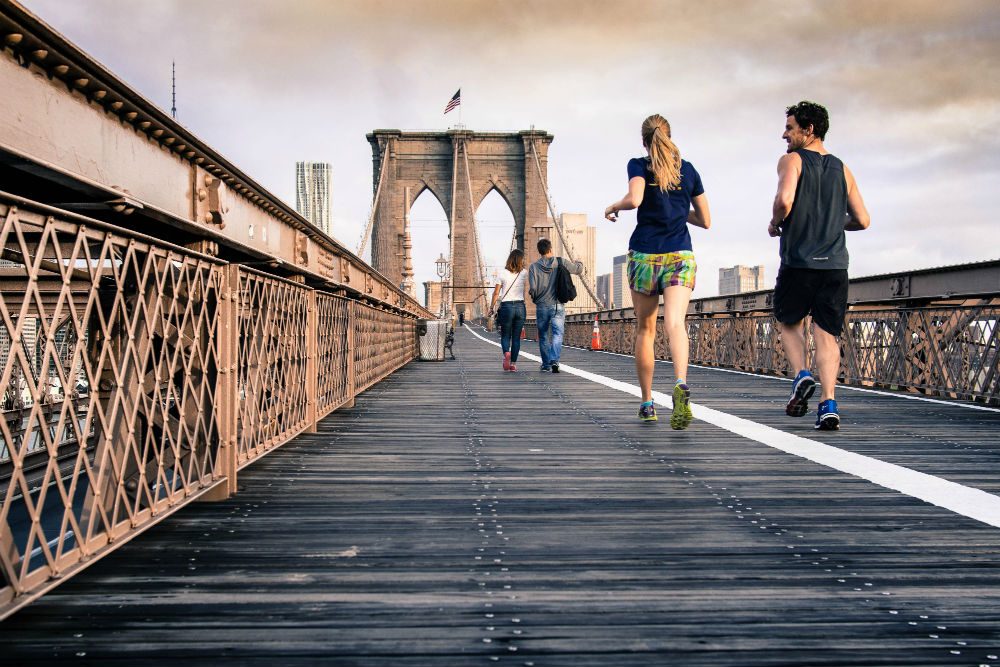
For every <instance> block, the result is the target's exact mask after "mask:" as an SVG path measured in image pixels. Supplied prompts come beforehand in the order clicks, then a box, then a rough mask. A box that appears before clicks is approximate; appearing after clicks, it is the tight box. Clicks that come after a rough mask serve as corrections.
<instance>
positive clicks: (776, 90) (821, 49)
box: [24, 0, 1000, 296]
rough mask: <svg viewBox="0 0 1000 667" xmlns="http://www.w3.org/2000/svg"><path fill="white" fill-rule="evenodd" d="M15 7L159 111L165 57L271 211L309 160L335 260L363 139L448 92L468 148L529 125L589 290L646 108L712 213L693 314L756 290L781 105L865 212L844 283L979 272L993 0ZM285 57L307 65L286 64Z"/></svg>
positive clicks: (426, 269)
mask: <svg viewBox="0 0 1000 667" xmlns="http://www.w3.org/2000/svg"><path fill="white" fill-rule="evenodd" d="M24 4H25V6H26V7H27V8H28V9H29V10H31V11H33V12H35V13H36V14H38V15H39V17H40V18H42V20H44V21H46V22H47V23H49V24H50V25H52V26H53V27H54V28H55V29H56V30H59V31H60V32H62V33H63V34H64V35H66V37H67V38H68V39H70V40H71V41H73V42H75V43H76V44H78V45H79V46H80V47H81V48H83V49H84V50H86V51H88V52H90V53H92V54H93V55H94V56H95V57H96V58H98V59H99V60H100V61H101V62H102V63H103V64H104V65H105V66H107V67H108V68H109V69H110V70H112V71H113V72H115V73H116V74H118V75H119V76H121V77H122V78H123V79H124V80H125V81H126V82H127V83H129V84H130V85H132V86H133V87H135V88H136V90H138V91H139V92H140V93H141V94H143V95H144V96H146V97H147V98H149V99H150V100H152V101H153V102H155V103H156V104H158V105H159V106H160V107H161V108H164V109H169V107H170V104H171V102H170V66H171V61H172V60H176V61H177V107H178V120H179V122H181V123H182V124H184V125H185V126H186V127H188V128H189V129H190V130H192V131H193V132H194V133H195V134H197V135H198V136H199V138H201V139H202V140H204V141H206V142H207V143H208V144H210V145H212V146H213V147H215V148H217V149H218V150H219V151H220V152H221V153H223V154H224V155H226V156H227V157H228V158H230V159H231V160H233V162H235V163H236V164H237V165H238V166H239V167H240V168H241V169H243V170H245V171H246V172H247V173H248V174H250V175H251V176H252V177H253V178H255V179H256V180H258V181H259V182H260V183H261V184H262V185H263V186H264V187H266V188H268V189H269V190H271V191H272V192H273V193H274V194H275V195H277V196H279V197H281V198H282V199H284V200H285V201H287V202H290V203H291V202H294V201H295V200H294V195H295V184H294V179H293V178H292V177H291V174H292V172H291V169H292V166H293V165H294V163H295V162H296V161H297V160H298V159H299V157H298V156H301V155H303V154H321V155H324V156H328V159H329V161H330V162H331V163H332V164H333V168H334V169H335V170H336V171H337V173H338V197H337V201H336V202H334V207H333V216H332V217H333V230H334V231H335V232H336V233H335V234H334V236H335V237H336V238H337V239H338V240H340V241H341V242H342V243H343V244H344V245H345V246H346V247H348V248H350V249H352V250H353V249H355V248H356V247H357V244H358V240H359V239H360V236H361V233H362V231H363V228H364V224H365V222H366V220H367V216H368V211H369V208H370V205H371V196H372V166H371V153H370V149H369V146H368V145H367V142H366V141H365V138H364V135H365V133H366V132H369V131H371V130H372V129H375V128H379V127H398V128H400V129H417V128H426V127H431V128H436V129H440V130H443V129H446V128H447V127H448V126H449V124H450V123H453V122H455V121H456V120H457V118H452V116H454V114H452V115H450V116H447V117H446V116H444V115H443V114H442V113H441V110H442V108H443V105H444V104H445V103H446V102H447V101H448V99H449V98H450V96H451V95H453V94H454V91H455V89H456V88H458V87H459V86H461V88H462V107H463V113H464V122H465V124H466V126H467V127H468V129H471V130H475V131H493V130H497V131H516V130H520V129H528V128H529V127H531V126H532V125H534V126H535V127H536V128H538V129H544V130H546V131H548V132H551V133H552V134H553V135H554V136H555V141H554V142H553V144H552V146H551V149H550V160H549V165H548V174H549V186H550V191H551V194H552V197H553V199H554V202H555V204H556V207H557V209H558V212H559V213H563V212H580V213H586V214H587V215H588V217H589V219H590V220H591V222H592V224H595V225H596V226H597V235H598V242H597V261H596V273H604V272H606V271H607V270H608V268H609V267H610V266H611V263H612V259H611V258H612V257H614V256H615V255H619V254H622V253H624V252H625V250H626V249H627V244H628V236H629V234H630V233H631V230H632V227H633V223H634V214H625V215H623V216H622V219H621V220H620V221H619V222H618V223H617V224H612V223H608V222H606V221H603V220H602V218H601V213H602V212H603V210H604V207H605V206H606V205H607V204H609V203H611V202H612V201H614V200H615V199H617V198H619V197H620V196H621V195H622V194H624V192H625V189H626V175H625V164H626V162H627V160H628V158H630V157H634V156H637V155H640V154H641V153H642V148H641V145H640V143H639V138H638V128H639V124H640V123H641V121H642V119H643V118H644V117H645V116H646V115H648V114H649V113H654V112H656V113H662V114H664V115H665V116H666V117H667V118H668V119H669V120H670V122H671V124H672V126H673V133H674V138H675V140H676V142H677V144H678V146H679V147H680V148H681V151H682V154H683V155H684V156H685V158H686V159H689V160H690V161H691V162H692V163H693V164H694V165H695V166H696V168H698V170H699V172H700V173H701V175H702V178H703V180H704V182H705V187H706V193H707V195H708V197H709V201H710V203H711V207H712V213H713V226H712V229H711V230H709V231H704V230H700V229H692V237H693V240H694V246H695V252H696V255H697V257H698V264H699V271H700V273H699V281H698V287H697V288H696V291H695V296H710V295H712V294H714V293H715V291H716V290H715V287H716V285H715V283H716V281H715V276H716V275H717V272H718V269H719V268H722V267H727V266H733V265H737V264H745V265H746V264H749V265H757V264H763V265H764V266H765V273H766V275H768V276H774V275H775V274H776V268H777V260H778V258H777V243H776V241H775V240H773V239H770V238H769V237H767V234H766V231H765V227H766V223H767V220H768V218H769V215H770V203H771V200H772V198H773V195H774V188H775V180H776V177H775V165H776V163H777V159H778V158H779V157H780V155H781V154H782V153H783V151H784V148H785V146H784V142H783V141H782V140H781V138H780V135H781V130H782V126H783V123H784V114H783V111H784V108H785V106H787V105H789V104H792V103H794V102H797V101H799V100H800V99H815V100H817V101H819V102H821V103H824V104H826V105H827V106H828V107H829V109H830V113H831V130H830V133H829V135H828V138H827V146H828V147H829V148H830V150H831V151H833V152H834V153H835V154H837V155H838V156H840V157H842V158H843V159H844V160H845V162H846V163H847V164H848V165H849V166H850V167H851V169H852V171H853V172H854V174H855V175H856V176H857V178H858V182H859V185H860V189H861V192H862V194H863V196H864V197H865V200H866V203H867V204H868V208H869V209H870V211H871V213H872V227H871V229H870V230H868V231H866V232H863V233H857V234H850V235H849V237H848V247H849V249H850V251H851V254H852V269H851V275H852V276H861V275H871V274H878V273H885V272H890V271H903V270H915V269H921V268H927V267H930V266H940V265H946V264H956V263H963V262H971V261H980V260H986V259H993V258H995V257H996V256H997V255H998V254H1000V253H997V251H996V250H995V249H994V246H995V244H984V243H983V242H982V240H983V237H984V235H986V234H988V233H989V232H988V230H989V229H991V225H992V224H994V223H993V217H994V216H995V211H996V209H997V206H996V204H997V201H996V194H995V188H993V187H992V185H991V184H992V183H994V182H996V181H997V177H998V176H1000V151H997V150H996V149H997V144H998V143H1000V134H998V133H997V132H996V130H997V129H998V127H1000V104H998V102H1000V84H998V81H1000V76H998V75H1000V71H998V70H1000V64H998V63H1000V45H998V42H997V40H996V39H995V38H994V37H993V36H994V35H995V34H997V32H1000V5H997V4H996V3H990V2H985V1H975V2H973V1H966V2H961V1H960V2H953V3H948V4H947V5H942V4H940V3H932V2H927V1H923V0H915V1H912V2H885V3H877V4H874V5H873V4H869V3H864V2H840V3H821V2H802V3H797V4H796V5H795V6H793V7H789V6H786V5H785V4H783V3H778V2H755V3H748V4H745V5H741V6H740V7H738V8H733V7H732V6H731V5H729V4H728V3H725V2H721V1H710V2H705V3H700V4H699V5H698V6H691V5H689V4H688V5H683V4H681V3H675V2H661V3H652V4H650V3H629V2H626V3H624V4H622V5H620V6H616V7H614V8H610V7H605V6H604V5H603V4H602V3H597V2H580V3H572V4H570V3H563V2H551V3H545V4H543V5H534V4H530V3H523V2H511V3H505V4H504V5H502V6H497V5H495V4H486V3H484V2H462V3H459V2H443V3H415V4H414V5H412V6H411V5H407V6H396V5H392V4H388V3H360V2H344V3H321V2H304V1H300V2H291V3H286V4H283V5H280V6H279V5H275V4H273V3H267V2H263V1H248V2H240V3H236V2H233V1H227V0H222V1H220V2H216V3H211V4H210V5H204V6H203V5H201V4H198V5H195V4H194V3H193V2H191V1H190V0H177V1H175V2H160V3H155V4H149V3H126V2H121V1H116V0H81V1H80V2H77V3H65V2H59V1H58V0H26V2H25V3H24ZM195 7H197V11H195V10H194V8H195ZM682 8H683V11H681V9H682ZM487 10H488V11H487ZM237 13H238V14H239V16H240V21H238V22H236V21H233V20H232V17H233V16H234V15H236V14H237ZM264 34H266V35H267V39H266V40H264V39H261V36H262V35H264ZM666 36H669V37H670V39H664V37H666ZM195 45H196V46H197V48H192V47H193V46H195ZM137 52H145V53H149V54H154V56H153V57H145V58H135V57H134V54H135V53H137ZM456 52H460V53H463V54H467V57H463V58H454V56H453V54H454V53H456ZM638 53H642V54H643V57H642V58H641V59H637V58H636V57H635V54H638ZM307 61H308V62H318V63H320V64H321V65H322V66H321V67H309V68H304V67H289V66H288V63H289V62H293V63H294V62H307ZM206 62H207V63H211V66H210V67H206V66H205V63H206ZM945 193H947V194H949V195H950V194H951V193H955V194H954V195H953V196H950V197H949V196H942V195H944V194H945ZM497 199H499V198H492V197H491V198H490V199H488V201H487V202H486V203H485V204H484V206H483V208H481V209H480V211H479V212H478V214H477V217H478V218H479V219H480V220H481V221H482V222H481V225H482V226H481V233H482V236H483V242H484V247H485V248H487V250H495V252H494V254H497V255H499V254H505V252H506V250H508V249H509V241H510V231H511V229H510V225H509V223H506V221H507V220H509V219H512V218H511V216H510V214H509V212H508V211H505V210H504V205H503V202H502V199H500V200H499V202H498V201H497ZM435 207H436V208H435ZM424 208H426V209H427V210H426V211H425V210H424ZM413 217H414V219H415V220H419V219H422V220H425V221H426V222H420V223H418V226H419V225H424V226H425V228H424V229H422V230H421V229H419V228H415V229H414V261H415V269H416V270H417V276H416V280H417V282H422V281H423V280H427V279H434V278H435V276H434V273H433V272H434V267H433V265H432V259H433V258H435V257H437V255H438V253H439V252H440V250H441V248H442V247H446V243H447V242H446V238H447V231H446V229H445V228H444V222H443V219H444V212H443V211H442V210H441V209H440V206H439V205H438V204H437V202H436V201H433V197H428V196H422V197H421V198H420V200H418V201H417V203H416V204H415V206H414V213H413ZM505 224H506V225H507V226H506V227H505V226H504V225H505ZM441 239H444V241H443V243H442V240H441ZM484 254H487V255H488V254H489V252H485V253H484ZM424 257H430V258H431V261H425V260H424V259H423V258H424ZM500 261H501V263H502V258H501V260H500ZM487 263H491V264H494V265H495V264H496V263H497V260H495V259H490V258H488V259H487ZM424 264H429V265H428V266H424Z"/></svg>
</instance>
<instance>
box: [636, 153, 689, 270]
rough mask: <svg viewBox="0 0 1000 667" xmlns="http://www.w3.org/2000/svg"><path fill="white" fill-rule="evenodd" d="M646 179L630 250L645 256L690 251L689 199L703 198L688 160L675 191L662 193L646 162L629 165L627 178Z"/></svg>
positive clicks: (637, 159) (646, 159)
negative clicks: (646, 254)
mask: <svg viewBox="0 0 1000 667" xmlns="http://www.w3.org/2000/svg"><path fill="white" fill-rule="evenodd" d="M636 176H641V177H642V178H644V179H646V190H645V192H644V193H643V195H642V203H641V204H639V211H638V213H637V215H636V225H635V231H634V232H632V238H630V239H629V242H628V247H629V250H635V251H636V252H644V253H663V252H677V251H679V250H691V249H692V248H691V234H689V233H688V226H687V218H688V211H690V210H691V198H692V197H697V196H698V195H700V194H704V192H705V188H704V187H702V185H701V176H699V175H698V172H697V171H695V169H694V167H693V166H691V163H690V162H688V161H687V160H681V183H680V188H679V189H677V190H667V191H666V192H663V191H661V190H660V187H659V186H658V185H657V184H656V178H655V177H654V176H653V172H651V171H650V170H649V160H648V158H639V157H637V158H632V159H631V160H629V161H628V178H629V180H630V181H631V180H632V179H633V178H635V177H636Z"/></svg>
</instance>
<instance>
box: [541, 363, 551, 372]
mask: <svg viewBox="0 0 1000 667" xmlns="http://www.w3.org/2000/svg"><path fill="white" fill-rule="evenodd" d="M538 370H540V371H541V372H543V373H548V372H549V371H551V370H552V367H551V366H546V365H545V364H542V367H541V368H539V369H538Z"/></svg>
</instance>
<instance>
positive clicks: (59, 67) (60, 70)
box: [52, 65, 69, 76]
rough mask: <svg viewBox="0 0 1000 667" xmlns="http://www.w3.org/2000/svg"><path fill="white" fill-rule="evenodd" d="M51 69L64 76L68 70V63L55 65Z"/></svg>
mask: <svg viewBox="0 0 1000 667" xmlns="http://www.w3.org/2000/svg"><path fill="white" fill-rule="evenodd" d="M52 71H53V72H55V73H56V74H58V75H59V76H66V72H68V71H69V65H56V66H55V67H53V68H52Z"/></svg>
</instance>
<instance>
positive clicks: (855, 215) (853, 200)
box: [844, 164, 871, 232]
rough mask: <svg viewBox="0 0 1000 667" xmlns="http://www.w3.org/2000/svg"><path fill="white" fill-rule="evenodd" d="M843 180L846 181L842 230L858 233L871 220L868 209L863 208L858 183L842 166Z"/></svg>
mask: <svg viewBox="0 0 1000 667" xmlns="http://www.w3.org/2000/svg"><path fill="white" fill-rule="evenodd" d="M844 178H845V179H847V223H846V224H845V225H844V229H845V230H847V231H849V232H860V231H861V230H863V229H868V225H870V224H871V218H870V217H869V215H868V209H867V208H865V200H864V199H862V198H861V191H860V190H858V183H857V181H855V180H854V174H852V173H851V170H850V169H848V168H847V165H846V164H845V165H844Z"/></svg>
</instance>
